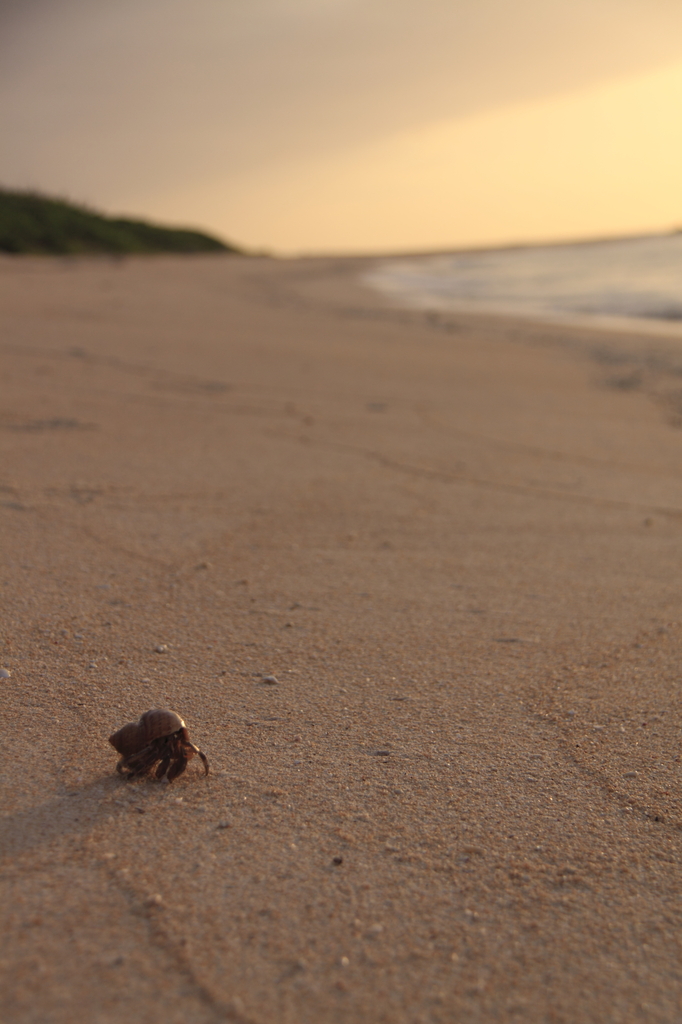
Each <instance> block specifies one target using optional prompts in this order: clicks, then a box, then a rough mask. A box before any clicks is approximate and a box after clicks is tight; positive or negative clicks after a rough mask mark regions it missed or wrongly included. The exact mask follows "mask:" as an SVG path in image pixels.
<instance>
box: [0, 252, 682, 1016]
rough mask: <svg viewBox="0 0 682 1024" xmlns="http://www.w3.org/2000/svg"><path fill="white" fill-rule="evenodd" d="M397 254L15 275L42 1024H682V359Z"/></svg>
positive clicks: (5, 547) (7, 303)
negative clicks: (410, 282)
mask: <svg viewBox="0 0 682 1024" xmlns="http://www.w3.org/2000/svg"><path fill="white" fill-rule="evenodd" d="M369 264H370V261H359V260H358V261H354V260H350V259H349V260H333V259H317V260H313V259H311V260H298V261H294V260H292V261H277V260H268V259H246V258H242V257H214V256H210V257H203V256H202V257H190V258H184V257H183V258H165V257H163V258H148V259H144V258H140V259H126V260H108V259H82V260H58V259H38V258H27V259H11V258H6V259H3V260H1V261H0V316H1V319H2V327H1V336H0V356H1V371H0V373H1V376H0V380H1V382H2V402H1V405H0V537H1V543H2V552H3V553H2V564H1V568H0V585H1V590H0V595H1V598H0V600H1V602H2V635H1V637H0V643H1V645H2V646H1V648H0V650H1V651H2V654H1V656H0V668H3V669H4V671H3V672H2V678H0V686H1V688H2V707H3V716H2V718H3V733H4V757H3V764H2V768H1V769H0V785H1V789H2V812H1V813H2V828H1V831H0V893H1V900H0V907H1V909H0V919H1V921H2V934H3V936H4V941H3V944H2V950H0V1003H1V1005H2V1014H1V1016H2V1020H3V1022H5V1024H33V1022H35V1024H67V1022H68V1024H80V1022H83V1024H123V1022H129V1021H135V1024H157V1022H163V1024H180V1022H191V1024H217V1022H219V1021H234V1022H237V1024H337V1022H338V1024H455V1022H457V1024H460V1022H466V1024H468V1022H477V1024H478V1022H480V1024H488V1022H493V1021H494V1022H507V1021H509V1022H517V1021H519V1022H530V1024H535V1022H537V1024H540V1022H542V1024H545V1022H548V1024H549V1022H551V1024H576V1022H580V1024H592V1022H594V1024H612V1022H613V1024H617V1022H618V1024H624V1022H630V1021H642V1022H646V1024H657V1022H666V1024H673V1022H677V1021H679V1020H680V1019H681V1017H682V905H681V900H680V892H681V890H682V870H681V863H680V854H681V850H680V847H681V841H682V831H681V829H682V802H681V796H682V765H681V763H680V751H681V745H680V722H681V720H682V697H681V688H680V673H681V669H680V653H681V650H680V649H681V646H682V645H681V633H680V626H679V622H680V618H681V616H682V609H681V600H682V583H681V580H682V543H681V542H682V468H681V465H682V463H681V459H680V454H681V449H682V432H681V430H680V425H681V424H682V397H681V396H682V392H681V391H680V376H679V369H680V363H681V362H682V352H680V351H679V350H676V349H675V348H674V343H673V342H672V341H670V342H664V341H663V340H662V339H660V338H658V339H655V340H647V338H646V337H645V336H642V337H638V336H635V335H632V334H630V335H627V336H625V335H624V336H622V337H620V336H618V335H617V334H606V333H599V334H598V333H590V332H588V331H584V330H583V331H579V330H577V329H576V330H574V329H570V328H567V327H549V326H542V325H541V324H532V323H523V322H521V321H514V320H505V319H500V318H497V319H496V318H484V317H478V318H474V317H464V316H456V315H454V314H439V315H437V314H429V313H425V312H419V311H404V310H400V309H399V308H397V307H394V306H391V305H389V303H388V300H385V299H382V298H381V297H379V296H376V295H374V294H373V293H372V292H370V291H369V290H368V289H367V288H365V287H363V286H362V284H361V283H360V281H359V275H360V273H361V272H362V270H363V269H365V268H366V267H367V266H369ZM665 346H667V347H665ZM266 677H274V678H275V679H276V680H277V681H276V682H273V681H268V680H267V678H266ZM159 706H161V707H171V708H174V709H175V710H176V711H178V712H179V713H180V714H181V715H182V716H183V718H184V719H185V721H186V722H187V725H188V728H189V732H190V736H191V738H192V740H193V742H194V743H196V744H198V745H199V746H200V747H201V748H202V750H203V751H205V753H206V755H207V757H208V759H209V761H210V765H211V771H210V775H209V776H208V777H207V778H206V777H205V776H204V775H203V773H202V771H201V764H200V762H199V759H198V758H196V759H195V760H193V761H192V762H191V763H190V764H189V766H188V768H187V771H186V772H185V774H184V775H182V776H181V777H180V778H179V779H177V780H176V781H175V782H174V783H173V784H172V785H169V784H168V783H167V782H166V781H161V782H158V781H155V780H149V781H143V782H139V783H128V782H126V781H125V780H123V779H121V778H120V777H119V776H117V774H116V772H115V767H116V761H117V755H116V753H115V751H114V750H113V749H112V747H111V746H110V745H109V743H108V736H109V735H110V734H111V733H112V732H113V731H114V730H115V729H118V728H119V727H120V726H121V725H123V724H124V723H126V722H129V721H131V720H135V719H137V718H138V717H139V715H140V714H141V713H142V712H143V711H145V710H147V709H148V708H152V707H159Z"/></svg>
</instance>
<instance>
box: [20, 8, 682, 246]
mask: <svg viewBox="0 0 682 1024" xmlns="http://www.w3.org/2000/svg"><path fill="white" fill-rule="evenodd" d="M0 138H1V139H2V140H3V143H2V146H0V183H2V184H3V185H5V186H10V187H19V188H35V189H39V190H41V191H44V192H47V193H50V194H55V195H60V196H64V197H68V198H71V199H73V200H76V201H81V202H85V203H88V204H90V205H92V206H95V207H96V208H99V209H101V210H103V211H106V212H110V213H122V214H127V215H137V216H144V217H148V218H152V219H155V220H159V221H162V222H167V223H173V224H186V225H192V226H197V227H202V228H204V229H206V230H209V231H211V232H214V233H217V234H219V235H221V236H222V237H224V238H227V239H229V240H231V241H235V242H237V243H238V244H242V245H244V246H247V247H251V248H257V249H266V250H268V251H272V252H276V253H279V254H283V255H287V254H297V253H302V252H304V253H307V252H315V253H352V252H357V253H361V252H391V251H408V252H409V251H420V250H425V251H428V250H439V249H447V248H454V247H462V246H469V245H496V244H506V243H510V242H518V241H534V240H550V239H570V238H585V237H595V236H604V235H618V234H632V233H638V232H646V231H657V230H663V231H665V230H670V229H671V228H673V227H677V226H680V225H682V0H191V2H190V0H106V2H103V0H0Z"/></svg>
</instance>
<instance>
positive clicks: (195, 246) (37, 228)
mask: <svg viewBox="0 0 682 1024" xmlns="http://www.w3.org/2000/svg"><path fill="white" fill-rule="evenodd" d="M238 251H239V250H238V249H237V248H236V247H234V246H232V245H227V244H226V243H225V242H221V241H219V239H217V238H212V237H211V236H210V235H204V234H202V232H200V231H189V230H185V229H183V228H164V227H159V226H157V225H156V224H147V223H145V222H144V221H141V220H128V219H127V218H124V217H103V216H102V215H101V214H98V213H94V212H93V211H92V210H88V209H86V208H85V207H83V206H75V205H74V204H72V203H67V202H65V201H64V200H62V199H48V198H47V197H46V196H41V195H38V194H37V193H35V192H17V191H10V190H9V189H1V188H0V252H6V253H7V252H9V253H17V254H19V253H40V254H43V255H78V254H81V253H119V254H123V253H130V254H133V253H162V252H166V253H189V252H233V253H236V252H238Z"/></svg>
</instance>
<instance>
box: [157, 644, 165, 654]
mask: <svg viewBox="0 0 682 1024" xmlns="http://www.w3.org/2000/svg"><path fill="white" fill-rule="evenodd" d="M154 650H155V651H156V653H157V654H168V644H157V645H156V647H155V648H154Z"/></svg>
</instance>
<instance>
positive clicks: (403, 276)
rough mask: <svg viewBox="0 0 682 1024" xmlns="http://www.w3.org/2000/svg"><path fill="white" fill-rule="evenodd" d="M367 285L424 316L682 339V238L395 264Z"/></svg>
mask: <svg viewBox="0 0 682 1024" xmlns="http://www.w3.org/2000/svg"><path fill="white" fill-rule="evenodd" d="M364 281H365V282H366V283H367V284H369V285H371V286H372V287H373V288H377V289H379V290H380V291H381V292H383V293H384V294H387V295H389V296H391V297H392V298H393V299H394V300H395V301H397V302H399V303H401V304H404V305H407V306H412V307H416V308H420V309H433V310H453V311H460V312H483V313H501V314H511V315H517V316H524V317H531V318H533V319H543V320H548V321H552V322H556V321H561V322H566V321H570V322H574V323H579V324H583V325H587V326H604V327H611V328H613V327H617V328H620V329H622V328H626V329H628V328H629V329H636V330H640V331H642V330H645V331H647V332H653V333H659V334H668V335H678V336H679V337H681V338H682V232H677V233H674V234H668V235H648V236H642V237H638V238H625V239H612V240H608V241H596V242H579V243H573V244H562V245H537V246H523V247H518V248H507V249H487V250H474V251H470V252H453V253H450V254H439V255H437V256H433V255H431V256H415V257H405V258H392V259H390V260H389V259H387V260H385V261H382V262H380V263H378V264H377V265H376V266H375V267H374V268H373V269H372V270H371V271H369V272H368V273H366V274H365V276H364Z"/></svg>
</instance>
